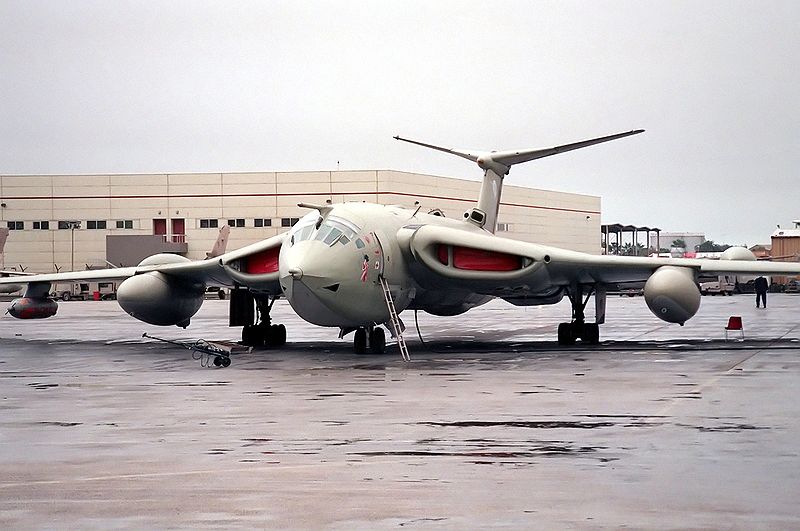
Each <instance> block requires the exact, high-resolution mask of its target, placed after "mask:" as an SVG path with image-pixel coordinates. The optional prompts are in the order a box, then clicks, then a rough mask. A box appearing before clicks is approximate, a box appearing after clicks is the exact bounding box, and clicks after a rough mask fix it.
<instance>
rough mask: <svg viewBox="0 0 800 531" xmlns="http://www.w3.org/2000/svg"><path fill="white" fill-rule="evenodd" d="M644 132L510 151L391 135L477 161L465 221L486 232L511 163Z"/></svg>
mask: <svg viewBox="0 0 800 531" xmlns="http://www.w3.org/2000/svg"><path fill="white" fill-rule="evenodd" d="M642 132H644V129H637V130H634V131H628V132H627V133H618V134H616V135H609V136H603V137H600V138H592V139H590V140H582V141H580V142H574V143H572V144H564V145H562V146H555V147H552V148H545V149H520V150H512V151H466V150H460V149H451V148H444V147H440V146H434V145H432V144H424V143H422V142H417V141H416V140H408V139H406V138H401V137H399V136H396V137H394V138H395V140H402V141H403V142H409V143H411V144H416V145H418V146H422V147H426V148H430V149H435V150H437V151H443V152H445V153H450V154H451V155H457V156H459V157H461V158H465V159H467V160H471V161H473V162H475V163H477V164H478V166H479V167H480V168H481V169H482V170H483V171H484V174H483V184H482V185H481V193H480V196H479V197H478V205H477V207H476V208H474V209H473V210H472V212H470V214H469V218H468V220H469V221H471V222H472V223H475V224H477V225H479V226H481V227H483V228H484V229H485V230H487V231H489V232H492V233H493V232H494V231H495V228H496V226H497V213H498V210H499V209H500V196H501V193H502V190H503V177H505V176H506V175H508V172H509V171H510V170H511V166H513V165H514V164H521V163H523V162H528V161H530V160H535V159H541V158H544V157H549V156H551V155H558V154H559V153H564V152H565V151H572V150H573V149H580V148H584V147H587V146H592V145H594V144H600V143H601V142H608V141H610V140H616V139H618V138H624V137H626V136H630V135H636V134H639V133H642Z"/></svg>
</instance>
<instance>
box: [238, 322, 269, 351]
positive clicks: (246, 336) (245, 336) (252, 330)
mask: <svg viewBox="0 0 800 531" xmlns="http://www.w3.org/2000/svg"><path fill="white" fill-rule="evenodd" d="M259 340H260V342H259ZM263 344H264V340H263V338H261V331H260V330H259V328H258V327H257V326H255V325H245V326H244V327H243V328H242V345H245V346H247V347H256V346H259V345H263Z"/></svg>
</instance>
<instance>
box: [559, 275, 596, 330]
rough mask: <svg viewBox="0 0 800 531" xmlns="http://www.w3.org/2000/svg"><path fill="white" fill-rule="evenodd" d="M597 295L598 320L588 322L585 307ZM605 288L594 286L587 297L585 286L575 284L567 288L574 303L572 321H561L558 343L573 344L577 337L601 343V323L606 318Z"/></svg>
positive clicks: (568, 294) (571, 301)
mask: <svg viewBox="0 0 800 531" xmlns="http://www.w3.org/2000/svg"><path fill="white" fill-rule="evenodd" d="M592 294H594V295H595V299H596V301H597V311H596V312H595V313H596V317H597V322H595V323H587V322H586V321H585V319H586V318H585V315H584V309H585V308H586V303H587V302H589V298H590V297H591V296H592ZM605 295H606V294H605V290H602V291H601V290H597V293H595V287H594V286H592V287H591V289H590V290H589V293H588V294H587V295H586V298H584V297H583V286H581V285H577V286H576V285H573V286H572V288H571V289H569V290H567V296H568V297H569V301H570V303H571V304H572V322H569V323H561V324H559V325H558V344H559V345H573V344H575V341H576V340H577V339H580V340H581V341H582V342H583V343H587V344H589V345H596V344H598V343H600V326H599V325H600V324H601V323H602V322H604V320H605V302H606V296H605Z"/></svg>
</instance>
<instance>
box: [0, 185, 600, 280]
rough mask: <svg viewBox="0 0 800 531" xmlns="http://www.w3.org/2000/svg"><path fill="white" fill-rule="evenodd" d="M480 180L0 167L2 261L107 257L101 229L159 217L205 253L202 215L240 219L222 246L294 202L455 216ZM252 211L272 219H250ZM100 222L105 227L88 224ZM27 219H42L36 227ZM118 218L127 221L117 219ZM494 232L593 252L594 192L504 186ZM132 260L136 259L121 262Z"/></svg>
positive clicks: (135, 228)
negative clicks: (64, 224)
mask: <svg viewBox="0 0 800 531" xmlns="http://www.w3.org/2000/svg"><path fill="white" fill-rule="evenodd" d="M479 189H480V183H479V182H478V181H468V180H463V179H454V178H449V177H438V176H433V175H423V174H415V173H406V172H400V171H393V170H363V171H317V172H257V173H201V174H157V175H48V176H39V175H0V225H2V226H8V224H9V222H15V223H14V224H15V225H18V224H19V222H21V223H22V225H23V227H24V228H23V229H22V230H16V229H15V230H11V232H10V234H9V238H8V241H7V243H6V248H5V256H4V259H5V260H4V262H5V266H6V268H10V267H16V266H18V265H22V266H23V267H24V268H25V269H26V270H27V271H37V272H49V271H54V270H56V269H59V270H61V271H67V270H70V269H71V268H72V264H73V262H74V266H75V269H79V270H80V269H84V268H85V267H86V266H87V265H88V266H92V267H103V266H105V258H106V252H105V251H106V250H105V237H106V235H108V234H117V235H120V234H154V220H156V219H164V220H166V226H167V236H166V237H167V238H173V237H177V238H179V239H180V240H184V239H185V241H186V243H187V244H188V248H189V252H188V254H187V256H188V257H189V258H194V259H199V258H205V253H206V252H207V251H209V250H210V249H211V247H212V245H213V244H214V241H215V240H216V238H217V234H218V231H219V229H218V228H213V227H212V228H206V227H204V226H203V227H201V224H202V223H203V222H202V221H201V220H217V224H218V227H222V226H223V225H224V224H225V223H227V222H228V220H242V219H243V220H244V227H236V226H235V227H233V228H232V229H231V232H230V238H229V242H228V249H229V250H232V249H236V248H238V247H242V246H244V245H247V244H249V243H253V242H255V241H258V240H261V239H264V238H268V237H270V236H274V235H276V234H278V233H280V232H283V231H285V230H287V227H284V226H282V220H283V219H285V218H286V219H291V218H298V217H301V216H303V215H304V214H305V213H306V212H307V210H304V209H302V208H300V207H298V206H297V203H298V202H308V203H325V201H326V200H331V201H332V202H334V203H337V202H344V201H368V202H377V203H382V204H399V205H406V206H408V207H413V206H414V204H415V202H416V201H419V204H420V205H421V207H422V209H423V211H425V212H427V211H429V210H431V209H434V208H438V209H440V210H442V211H443V212H444V213H445V214H446V215H447V216H448V217H452V218H456V219H462V218H463V214H464V212H466V211H467V210H469V209H470V208H472V207H473V206H474V205H475V202H476V200H477V196H478V191H479ZM173 219H182V220H184V232H185V234H184V235H182V236H181V235H177V236H176V235H174V234H173V231H172V221H171V220H173ZM255 219H267V220H270V222H271V226H269V227H256V226H255V222H254V220H255ZM71 220H78V221H80V222H81V228H80V229H76V230H74V231H71V230H69V229H59V228H58V222H59V221H71ZM90 221H94V222H97V221H105V222H106V229H90V228H89V223H88V222H90ZM34 222H37V223H38V224H39V225H40V226H41V222H47V223H48V225H49V226H48V228H46V229H41V228H37V229H34ZM117 222H121V223H122V224H123V225H125V224H126V223H127V225H128V226H129V227H131V228H117V226H116V225H117ZM498 224H499V226H500V229H499V230H498V231H497V234H498V235H500V236H505V237H509V238H514V239H518V240H524V241H529V242H535V243H541V244H545V245H554V246H558V247H565V248H568V249H574V250H577V251H584V252H589V253H599V251H600V243H599V241H600V237H599V235H600V198H599V197H594V196H587V195H581V194H569V193H563V192H555V191H547V190H536V189H532V188H525V187H522V186H509V185H505V186H504V187H503V201H502V204H501V206H500V213H499V216H498ZM124 265H133V264H124Z"/></svg>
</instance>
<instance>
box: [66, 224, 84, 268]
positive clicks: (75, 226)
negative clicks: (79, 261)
mask: <svg viewBox="0 0 800 531" xmlns="http://www.w3.org/2000/svg"><path fill="white" fill-rule="evenodd" d="M67 226H68V227H69V236H70V238H69V239H70V254H71V255H72V269H70V271H75V229H79V228H81V222H80V221H67Z"/></svg>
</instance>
